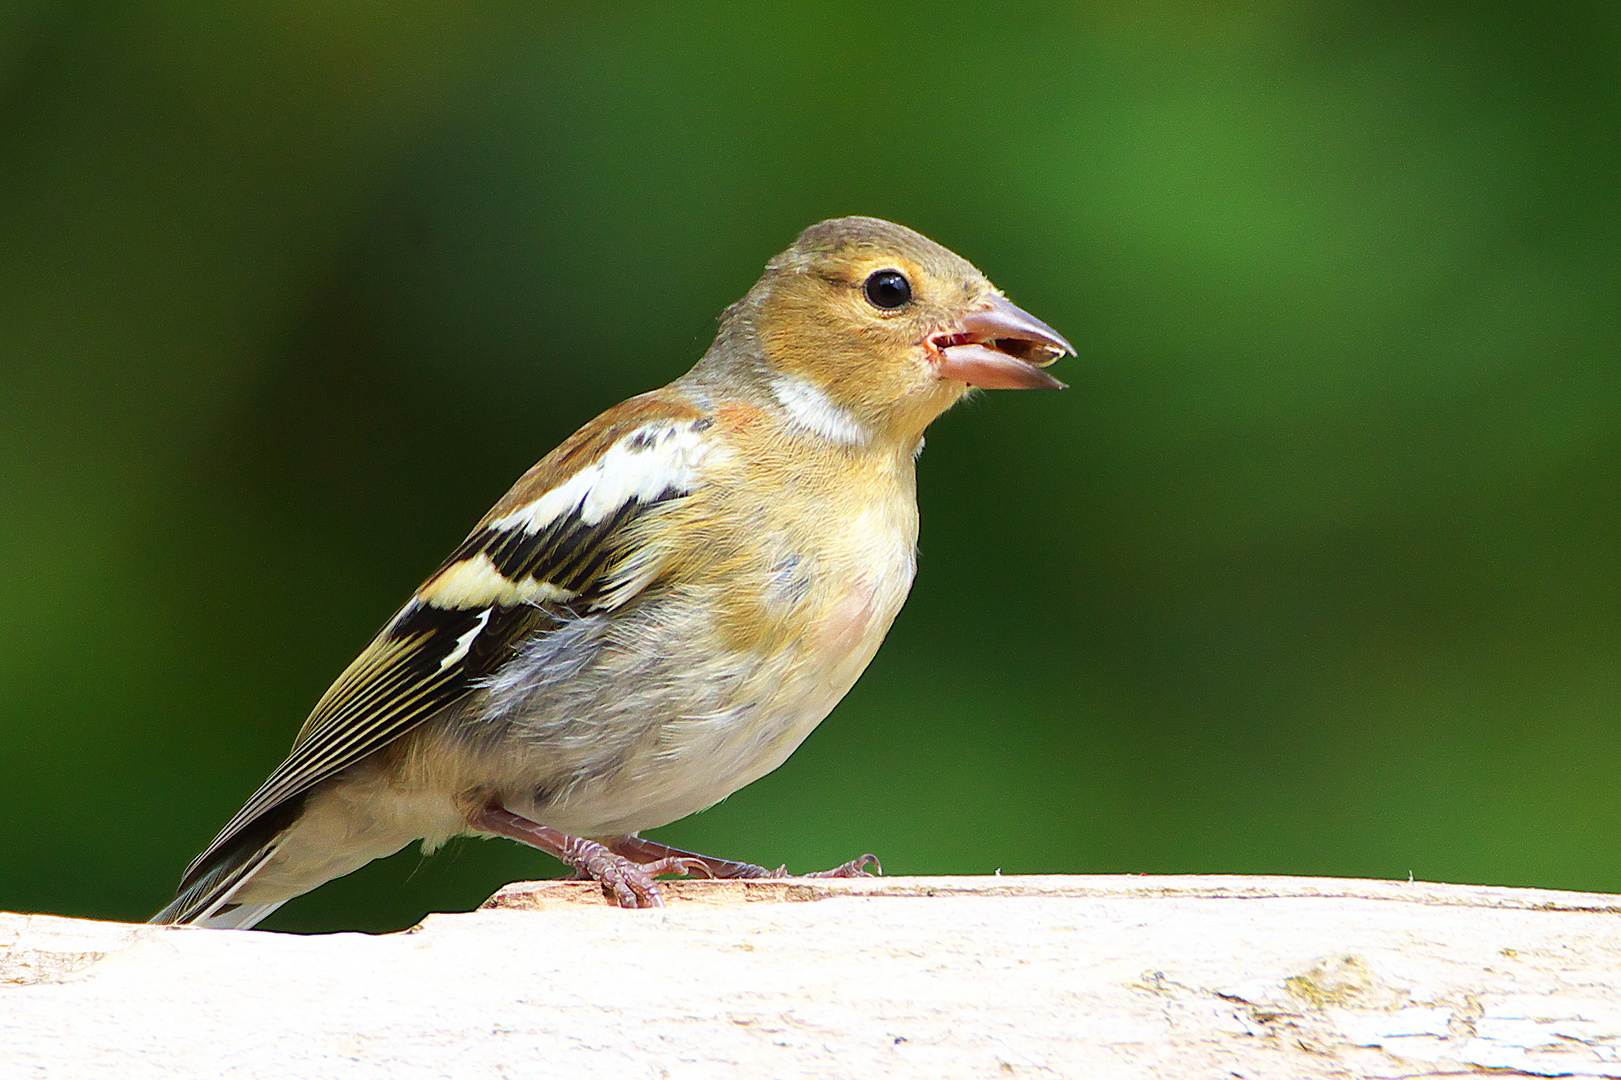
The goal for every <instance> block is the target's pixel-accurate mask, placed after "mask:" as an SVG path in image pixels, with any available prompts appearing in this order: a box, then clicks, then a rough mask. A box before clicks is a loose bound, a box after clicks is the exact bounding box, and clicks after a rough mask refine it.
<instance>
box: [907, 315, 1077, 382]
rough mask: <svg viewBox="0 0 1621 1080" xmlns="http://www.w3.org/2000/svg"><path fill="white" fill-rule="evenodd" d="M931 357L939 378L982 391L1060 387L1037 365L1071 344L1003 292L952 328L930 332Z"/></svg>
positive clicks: (1071, 348) (1054, 357) (1070, 349)
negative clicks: (958, 381) (981, 388)
mask: <svg viewBox="0 0 1621 1080" xmlns="http://www.w3.org/2000/svg"><path fill="white" fill-rule="evenodd" d="M927 347H928V350H929V353H930V354H931V356H930V359H932V360H933V361H934V369H935V371H936V372H938V373H939V375H940V378H942V379H957V380H960V381H962V382H965V383H967V384H968V385H969V386H979V387H983V388H985V389H986V390H1062V389H1063V388H1064V384H1063V383H1061V382H1059V381H1058V380H1057V379H1055V378H1053V377H1052V376H1051V375H1049V374H1047V373H1046V372H1045V371H1042V370H1041V369H1042V368H1044V367H1046V366H1047V365H1048V364H1050V363H1052V362H1053V361H1054V360H1057V359H1058V358H1059V357H1060V356H1063V355H1064V354H1065V353H1069V354H1070V355H1071V356H1073V355H1075V347H1074V346H1073V345H1071V344H1070V343H1069V342H1067V341H1065V340H1064V339H1063V338H1062V337H1060V336H1059V333H1058V331H1056V330H1054V329H1053V328H1052V327H1050V326H1048V325H1047V324H1046V323H1044V322H1042V321H1041V320H1040V319H1038V318H1036V317H1035V316H1034V315H1031V314H1030V313H1029V312H1027V311H1025V310H1024V309H1022V308H1020V307H1017V306H1015V305H1014V304H1012V303H1011V302H1009V301H1008V300H1007V299H1005V298H1004V297H1001V296H993V297H992V298H991V301H990V303H989V304H987V305H985V306H984V307H981V308H979V309H978V310H976V311H971V312H969V313H968V314H967V315H966V316H965V317H964V318H963V319H962V321H961V322H960V323H958V324H957V325H956V326H955V327H952V328H950V329H947V330H942V331H941V332H940V333H938V334H933V335H930V337H929V340H928V345H927Z"/></svg>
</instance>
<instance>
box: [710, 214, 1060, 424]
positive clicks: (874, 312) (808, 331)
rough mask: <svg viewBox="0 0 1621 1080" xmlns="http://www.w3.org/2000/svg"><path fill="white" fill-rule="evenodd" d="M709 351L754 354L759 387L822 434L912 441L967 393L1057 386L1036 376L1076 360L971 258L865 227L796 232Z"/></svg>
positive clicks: (861, 220)
mask: <svg viewBox="0 0 1621 1080" xmlns="http://www.w3.org/2000/svg"><path fill="white" fill-rule="evenodd" d="M716 348H717V350H722V349H728V348H729V350H730V351H733V352H746V353H748V354H752V355H749V356H748V357H747V359H748V361H749V362H750V363H752V364H753V365H754V366H755V370H756V373H757V376H758V377H762V378H763V380H764V382H765V383H766V387H765V388H766V389H767V390H768V391H769V392H770V393H771V394H773V396H775V397H776V398H777V400H778V402H779V403H780V404H782V405H783V406H784V407H786V408H787V409H788V410H789V411H790V413H793V414H794V415H795V416H796V418H797V419H799V420H800V421H801V422H802V423H803V424H805V425H807V426H810V427H812V428H813V429H817V430H819V431H820V432H821V433H822V434H824V435H828V436H830V437H833V438H835V439H836V440H837V441H843V442H850V443H859V442H868V441H872V440H882V441H884V442H889V441H899V442H901V443H904V444H907V445H911V444H915V443H916V441H917V439H918V438H919V437H920V436H921V435H922V433H923V429H924V428H925V427H927V426H928V424H929V422H930V421H932V420H933V419H934V418H935V417H937V416H939V415H940V414H941V413H943V412H944V411H945V410H947V409H949V408H950V407H951V406H952V405H953V404H955V403H956V402H957V401H958V400H959V399H960V398H962V396H963V395H964V394H966V393H967V392H968V390H969V389H970V388H971V387H983V388H985V389H1058V388H1061V387H1062V386H1063V385H1064V384H1063V383H1060V382H1059V381H1058V380H1057V379H1054V378H1053V377H1052V376H1051V375H1048V374H1047V373H1046V372H1045V371H1043V370H1042V369H1043V368H1044V367H1045V366H1046V365H1048V364H1050V363H1052V362H1053V361H1054V360H1056V359H1058V357H1060V356H1062V355H1063V354H1064V353H1073V352H1074V351H1075V350H1074V349H1073V348H1072V347H1071V346H1070V344H1069V342H1067V341H1065V340H1064V339H1063V338H1062V337H1060V336H1059V334H1058V333H1057V331H1055V330H1053V329H1052V328H1051V327H1050V326H1048V325H1047V324H1045V323H1043V322H1042V321H1041V320H1039V319H1037V318H1035V317H1034V316H1032V315H1029V314H1027V313H1026V312H1024V311H1022V310H1021V309H1019V308H1018V307H1015V306H1014V305H1013V304H1012V303H1010V302H1009V301H1008V300H1007V299H1006V298H1005V297H1003V296H1002V294H1001V293H1000V292H999V291H997V289H996V287H995V286H993V285H992V284H991V283H990V282H989V281H988V280H986V278H985V275H983V274H981V273H980V272H979V271H978V270H976V269H975V268H974V267H973V266H972V265H971V264H970V263H968V261H967V260H965V259H963V258H961V257H960V256H958V255H956V254H954V253H953V252H951V251H948V250H946V249H945V248H943V247H941V246H940V245H939V244H936V243H935V242H934V241H932V240H930V239H928V238H927V237H925V236H922V235H920V234H918V233H915V232H913V231H912V230H911V229H907V228H903V227H902V226H900V225H895V224H893V223H891V222H888V221H882V220H879V219H877V218H866V217H847V218H835V219H832V220H830V221H824V222H821V223H820V224H817V225H813V226H811V227H810V228H808V229H806V230H805V231H804V232H803V233H801V234H800V237H799V239H798V240H796V241H794V244H793V246H792V247H790V248H789V249H788V250H787V251H784V252H783V253H782V254H781V255H778V256H777V257H776V258H774V259H772V260H771V262H770V263H769V264H768V265H767V267H766V272H765V275H764V276H763V277H762V278H761V279H760V281H759V283H758V284H756V285H755V286H754V288H753V289H752V290H750V292H749V294H748V296H746V297H745V298H744V299H743V300H742V301H741V302H740V303H738V304H737V305H735V306H734V307H733V308H732V309H731V310H729V311H728V313H727V316H726V320H725V323H724V324H723V328H722V332H721V337H720V339H719V340H718V341H717V342H716ZM712 355H714V354H713V352H712ZM737 359H738V360H742V359H743V357H741V356H739V357H737Z"/></svg>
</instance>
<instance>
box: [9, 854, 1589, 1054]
mask: <svg viewBox="0 0 1621 1080" xmlns="http://www.w3.org/2000/svg"><path fill="white" fill-rule="evenodd" d="M664 889H665V894H666V897H667V898H668V901H669V904H668V906H667V907H665V908H664V909H662V910H656V911H622V910H619V909H617V908H613V907H610V906H608V905H607V904H606V903H605V902H604V901H603V899H602V896H601V892H600V890H599V889H597V888H596V887H595V886H594V885H591V884H589V883H584V882H539V883H524V884H518V885H512V886H508V887H507V888H505V889H503V890H502V891H501V892H500V893H498V894H497V895H496V896H495V897H493V898H492V899H491V900H490V902H489V903H488V904H486V905H485V906H484V908H483V909H481V910H479V911H476V912H470V913H465V914H454V915H434V916H431V917H429V918H428V919H427V920H426V921H424V922H423V923H422V924H421V925H420V926H418V927H415V928H413V929H411V930H408V931H405V932H403V933H398V934H388V935H382V936H369V935H362V934H334V935H324V936H308V937H302V936H296V935H289V934H273V933H263V932H258V931H230V930H228V931H217V930H198V929H191V928H172V927H171V928H154V927H146V926H134V925H125V924H118V923H97V922H91V921H87V920H78V919H66V918H59V917H55V916H49V915H6V914H0V1078H5V1080H10V1078H12V1077H72V1078H74V1080H93V1078H98V1077H108V1078H111V1077H117V1078H119V1080H129V1078H141V1077H149V1076H150V1077H158V1076H163V1077H172V1076H199V1077H202V1076H208V1077H217V1076H230V1077H233V1078H253V1077H288V1076H296V1077H322V1078H324V1077H333V1078H350V1077H354V1078H361V1077H389V1078H390V1080H396V1078H402V1077H404V1078H410V1077H419V1076H421V1077H428V1076H433V1077H439V1076H447V1077H496V1076H513V1077H519V1076H522V1077H541V1076H552V1075H567V1076H571V1077H576V1076H577V1077H594V1076H604V1077H607V1076H612V1077H624V1076H649V1075H651V1076H657V1075H666V1074H667V1075H671V1076H682V1075H692V1076H697V1075H704V1076H712V1075H725V1074H728V1073H733V1072H736V1073H742V1072H748V1073H750V1074H753V1075H758V1076H762V1077H784V1076H806V1077H811V1076H814V1077H832V1076H850V1077H863V1078H865V1077H890V1076H918V1077H942V1076H997V1077H1002V1076H1020V1075H1031V1076H1082V1077H1115V1076H1119V1077H1141V1076H1163V1077H1176V1078H1182V1077H1232V1076H1239V1077H1245V1078H1262V1077H1278V1078H1288V1080H1303V1078H1313V1077H1330V1076H1333V1077H1344V1076H1348V1075H1349V1076H1366V1077H1392V1078H1394V1077H1420V1076H1424V1077H1429V1076H1445V1075H1460V1074H1462V1075H1470V1074H1474V1073H1475V1072H1477V1071H1479V1070H1497V1071H1498V1072H1497V1074H1498V1075H1506V1076H1533V1077H1542V1076H1547V1077H1552V1076H1580V1077H1621V897H1617V896H1608V895H1598V894H1589V893H1569V892H1549V891H1542V890H1535V889H1506V888H1490V887H1478V886H1463V885H1435V884H1426V883H1407V882H1382V881H1359V880H1342V879H1327V878H1252V877H974V878H960V877H959V878H879V879H869V880H861V881H811V880H805V879H790V880H786V881H757V882H708V881H673V882H668V883H666V884H665V885H664Z"/></svg>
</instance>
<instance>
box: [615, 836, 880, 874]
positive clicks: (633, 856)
mask: <svg viewBox="0 0 1621 1080" xmlns="http://www.w3.org/2000/svg"><path fill="white" fill-rule="evenodd" d="M608 850H610V851H612V852H613V853H614V854H616V855H623V856H624V857H625V858H627V859H629V860H631V861H632V862H636V863H643V864H644V865H652V863H650V862H648V860H662V859H683V860H687V861H689V862H695V863H698V864H700V865H702V866H703V867H704V869H706V870H708V871H709V876H710V877H714V878H782V877H787V876H788V868H787V867H786V866H779V867H777V868H776V869H775V870H767V869H766V868H765V867H763V866H756V865H754V864H753V863H746V862H733V861H731V860H730V859H717V858H715V857H714V856H712V855H699V854H697V853H696V852H692V851H682V850H681V849H680V848H676V847H671V846H670V845H668V844H661V843H659V842H658V841H656V840H644V839H642V838H641V837H640V836H613V837H609V838H608ZM869 866H870V867H872V868H873V869H875V870H877V871H878V872H879V873H880V874H882V873H883V872H884V868H883V866H882V865H881V864H880V863H879V862H878V856H876V855H871V854H868V855H863V856H861V857H860V858H856V859H851V860H850V861H849V862H847V863H845V864H844V865H843V866H835V867H834V868H833V869H831V870H821V871H818V872H817V873H814V874H800V875H796V876H798V877H814V878H857V877H872V875H871V874H869V873H868V872H867V867H869Z"/></svg>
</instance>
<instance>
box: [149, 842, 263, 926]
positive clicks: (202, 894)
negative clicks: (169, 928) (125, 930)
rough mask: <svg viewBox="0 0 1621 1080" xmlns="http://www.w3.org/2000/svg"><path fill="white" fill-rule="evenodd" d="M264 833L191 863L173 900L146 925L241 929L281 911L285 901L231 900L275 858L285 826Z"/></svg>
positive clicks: (234, 843) (231, 844) (233, 843)
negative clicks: (277, 910) (205, 858)
mask: <svg viewBox="0 0 1621 1080" xmlns="http://www.w3.org/2000/svg"><path fill="white" fill-rule="evenodd" d="M266 832H267V831H266V830H263V829H251V828H250V829H247V830H244V831H243V833H242V834H241V835H239V836H237V837H236V839H235V841H234V842H232V843H230V844H228V845H227V846H226V847H224V848H222V849H220V850H219V851H217V852H215V853H213V855H212V856H211V857H209V858H208V859H207V860H206V861H202V862H200V863H194V864H193V865H192V866H191V868H190V869H188V870H187V871H186V876H185V878H184V880H182V881H181V882H180V892H179V894H178V895H177V896H176V897H175V898H174V899H173V900H171V901H170V902H169V905H168V906H167V907H165V908H164V909H163V910H162V911H160V912H158V913H157V914H156V915H154V916H152V917H151V918H150V919H148V920H147V922H149V923H175V924H180V925H187V926H208V927H215V928H218V929H230V928H237V929H247V928H248V927H250V926H252V925H254V924H255V923H257V922H258V921H259V920H260V919H263V918H264V917H265V916H266V915H269V914H270V913H271V912H272V911H275V910H276V909H277V908H279V907H281V906H282V904H284V903H286V902H287V898H285V897H284V898H282V899H280V900H275V901H272V902H270V903H258V904H255V903H241V902H238V901H236V900H235V899H234V898H235V896H236V895H237V893H239V892H241V890H242V887H243V886H244V885H246V884H247V883H248V882H249V881H251V880H253V877H254V875H255V874H257V873H259V871H261V870H263V869H264V868H265V866H266V864H268V863H269V862H270V860H271V859H272V858H274V857H275V854H276V852H277V850H278V849H279V848H280V847H281V845H282V841H283V840H284V839H285V838H286V836H287V829H286V827H285V826H283V827H281V828H274V829H272V830H269V831H268V835H267V834H266ZM255 833H258V835H254V834H255Z"/></svg>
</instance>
